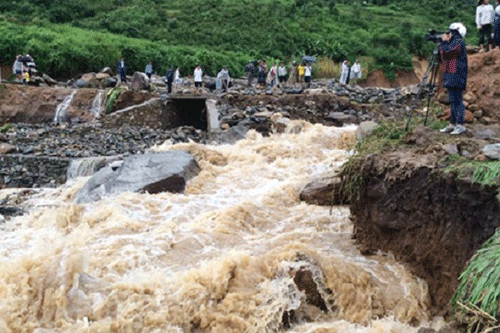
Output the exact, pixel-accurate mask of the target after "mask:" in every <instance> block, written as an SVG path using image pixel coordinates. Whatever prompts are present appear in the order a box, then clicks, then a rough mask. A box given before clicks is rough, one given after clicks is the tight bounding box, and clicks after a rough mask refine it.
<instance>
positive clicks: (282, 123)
mask: <svg viewBox="0 0 500 333" xmlns="http://www.w3.org/2000/svg"><path fill="white" fill-rule="evenodd" d="M290 123H291V121H290V119H289V118H286V117H283V115H282V114H281V113H275V114H273V115H272V117H271V124H272V128H273V131H274V132H276V133H284V132H285V130H286V129H287V128H288V127H289V126H290Z"/></svg>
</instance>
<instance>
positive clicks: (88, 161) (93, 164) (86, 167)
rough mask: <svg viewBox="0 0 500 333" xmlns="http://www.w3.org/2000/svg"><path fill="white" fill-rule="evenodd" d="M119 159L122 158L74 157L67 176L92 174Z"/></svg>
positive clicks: (70, 177) (74, 176)
mask: <svg viewBox="0 0 500 333" xmlns="http://www.w3.org/2000/svg"><path fill="white" fill-rule="evenodd" d="M117 160H120V157H119V156H110V157H107V156H100V157H89V158H79V159H73V160H71V163H70V165H69V167H68V172H67V174H66V176H67V177H68V179H74V178H77V177H88V176H92V175H93V174H94V173H96V172H97V171H99V170H100V169H102V168H103V167H105V166H106V165H108V164H110V163H112V162H115V161H117Z"/></svg>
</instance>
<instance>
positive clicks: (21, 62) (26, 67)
mask: <svg viewBox="0 0 500 333" xmlns="http://www.w3.org/2000/svg"><path fill="white" fill-rule="evenodd" d="M12 73H14V74H15V75H16V80H18V81H22V82H23V83H24V84H28V83H29V81H30V77H31V76H32V75H33V73H36V64H35V61H34V60H33V57H32V56H30V55H29V54H26V55H24V56H23V55H22V54H18V55H17V57H16V60H15V61H14V64H13V65H12Z"/></svg>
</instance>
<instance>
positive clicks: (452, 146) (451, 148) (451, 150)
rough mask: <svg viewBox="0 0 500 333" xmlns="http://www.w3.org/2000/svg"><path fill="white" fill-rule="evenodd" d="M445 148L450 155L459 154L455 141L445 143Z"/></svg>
mask: <svg viewBox="0 0 500 333" xmlns="http://www.w3.org/2000/svg"><path fill="white" fill-rule="evenodd" d="M443 150H444V151H445V152H447V153H448V154H450V155H458V153H459V152H458V146H457V145H456V144H454V143H447V144H445V145H443Z"/></svg>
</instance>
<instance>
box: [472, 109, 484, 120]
mask: <svg viewBox="0 0 500 333" xmlns="http://www.w3.org/2000/svg"><path fill="white" fill-rule="evenodd" d="M483 114H484V112H483V111H482V110H477V111H475V112H474V118H476V119H477V118H481V117H482V116H483Z"/></svg>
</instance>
